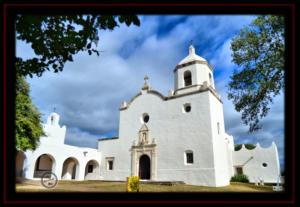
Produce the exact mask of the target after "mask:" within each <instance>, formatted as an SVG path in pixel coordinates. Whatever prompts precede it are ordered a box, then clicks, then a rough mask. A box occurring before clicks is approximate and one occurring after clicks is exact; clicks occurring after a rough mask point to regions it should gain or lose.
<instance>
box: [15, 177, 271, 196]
mask: <svg viewBox="0 0 300 207" xmlns="http://www.w3.org/2000/svg"><path fill="white" fill-rule="evenodd" d="M16 191H17V192H87V193H88V192H126V183H125V182H107V181H59V182H58V184H57V186H56V187H55V188H53V189H46V188H44V187H43V186H42V185H41V183H40V181H37V180H36V181H33V180H29V181H25V182H23V183H17V184H16ZM140 192H258V193H259V192H273V191H272V186H271V185H265V186H255V185H254V184H251V183H237V182H232V183H231V184H230V185H229V186H225V187H217V188H216V187H204V186H194V185H185V184H174V185H171V186H169V185H159V184H140Z"/></svg>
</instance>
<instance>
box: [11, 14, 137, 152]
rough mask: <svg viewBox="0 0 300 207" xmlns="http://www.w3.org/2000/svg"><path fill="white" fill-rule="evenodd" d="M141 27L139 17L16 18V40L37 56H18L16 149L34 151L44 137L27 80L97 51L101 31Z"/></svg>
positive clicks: (59, 16)
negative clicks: (22, 42)
mask: <svg viewBox="0 0 300 207" xmlns="http://www.w3.org/2000/svg"><path fill="white" fill-rule="evenodd" d="M121 23H125V24H126V25H127V26H130V25H131V24H132V23H133V24H134V25H138V26H139V25H140V21H139V19H138V17H137V16H136V15H119V16H116V15H71V16H66V15H65V16H62V15H58V16H41V15H39V16H32V15H18V16H17V17H16V37H17V39H18V40H22V41H26V43H29V44H31V47H32V49H33V51H34V53H35V54H36V57H33V58H31V59H27V60H23V59H22V58H20V57H16V74H17V75H16V76H17V81H16V121H15V127H16V128H15V133H16V149H17V150H22V151H25V150H27V149H33V150H34V149H35V148H36V147H37V145H38V142H39V137H40V136H42V135H43V129H42V126H41V120H40V113H39V112H38V110H37V108H36V107H35V106H34V105H33V104H32V102H31V98H30V96H29V85H28V83H27V82H26V81H25V77H26V76H27V75H29V76H30V77H32V76H33V75H37V76H41V75H42V74H43V73H44V72H45V71H46V70H48V71H54V72H55V73H57V72H59V71H62V70H63V67H64V64H65V63H66V62H67V61H73V56H74V55H75V54H77V53H78V52H80V51H85V52H88V54H89V55H92V54H93V53H96V54H97V55H98V56H99V51H98V50H97V49H96V47H97V44H98V41H99V35H98V31H99V30H100V29H103V30H106V29H108V30H113V29H114V28H115V27H117V26H119V24H121Z"/></svg>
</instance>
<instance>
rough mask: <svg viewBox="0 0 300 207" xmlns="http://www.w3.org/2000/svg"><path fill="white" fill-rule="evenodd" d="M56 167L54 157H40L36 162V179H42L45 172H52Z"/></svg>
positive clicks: (46, 155)
mask: <svg viewBox="0 0 300 207" xmlns="http://www.w3.org/2000/svg"><path fill="white" fill-rule="evenodd" d="M54 166H55V160H54V158H53V156H51V155H49V154H43V155H41V156H39V157H38V158H37V160H36V162H35V167H34V174H33V177H34V178H41V177H42V176H43V174H44V173H45V172H52V171H53V169H54Z"/></svg>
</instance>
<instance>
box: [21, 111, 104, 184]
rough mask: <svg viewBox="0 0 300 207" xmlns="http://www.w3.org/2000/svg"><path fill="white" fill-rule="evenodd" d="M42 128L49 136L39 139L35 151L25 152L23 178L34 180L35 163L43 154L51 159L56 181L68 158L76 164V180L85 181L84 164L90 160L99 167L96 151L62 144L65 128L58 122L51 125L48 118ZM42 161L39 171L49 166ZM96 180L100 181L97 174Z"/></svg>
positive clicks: (94, 177)
mask: <svg viewBox="0 0 300 207" xmlns="http://www.w3.org/2000/svg"><path fill="white" fill-rule="evenodd" d="M51 115H52V114H51ZM51 115H50V116H51ZM56 115H57V114H56ZM50 116H49V117H50ZM56 118H58V119H57V120H59V116H58V115H57V117H56ZM54 123H55V122H54ZM43 126H44V130H45V132H46V135H47V134H48V135H49V136H48V137H47V136H45V137H41V139H40V144H39V146H38V148H37V149H36V150H35V151H31V150H28V151H26V152H25V156H26V159H25V161H24V168H23V172H24V176H25V178H27V179H34V177H33V176H34V171H35V164H36V161H37V159H38V158H39V157H40V156H41V155H43V154H47V155H49V157H51V158H52V160H53V167H52V172H54V173H55V174H56V175H57V177H58V179H62V172H63V169H64V168H63V164H64V161H65V160H67V159H68V158H74V159H75V160H76V161H77V163H78V168H77V172H76V175H77V176H76V179H77V180H84V179H85V168H86V164H87V163H88V162H89V161H90V160H95V161H97V162H98V163H99V165H100V164H101V153H100V152H99V151H98V150H97V149H92V148H84V147H76V146H71V145H66V144H64V139H65V133H66V127H65V126H63V127H60V126H59V124H58V122H57V123H55V124H52V123H50V122H49V118H48V122H47V123H46V124H43ZM61 142H62V143H61ZM44 161H45V162H43V160H42V161H41V164H40V169H43V168H45V169H46V168H47V167H48V166H49V164H48V163H49V161H50V160H49V159H48V158H46V159H45V160H44ZM65 168H66V166H65ZM65 170H66V169H65ZM64 178H66V179H70V178H71V177H70V176H69V175H66V176H65V177H64ZM96 178H97V179H100V173H98V176H93V179H96Z"/></svg>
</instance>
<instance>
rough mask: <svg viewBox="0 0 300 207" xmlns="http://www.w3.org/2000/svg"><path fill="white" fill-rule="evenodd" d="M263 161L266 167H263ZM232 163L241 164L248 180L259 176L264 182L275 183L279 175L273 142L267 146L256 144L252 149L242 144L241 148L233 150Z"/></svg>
mask: <svg viewBox="0 0 300 207" xmlns="http://www.w3.org/2000/svg"><path fill="white" fill-rule="evenodd" d="M247 160H249V161H248V162H247ZM245 163H246V164H245ZM263 163H266V164H267V167H263ZM233 165H234V166H242V167H243V173H244V174H245V175H247V176H248V177H249V180H250V182H255V180H257V179H259V178H260V179H263V180H264V182H266V183H276V182H277V180H278V176H279V175H280V165H279V159H278V152H277V146H276V144H275V143H274V142H273V143H272V145H271V146H270V147H268V148H262V147H261V146H260V145H259V144H257V145H256V148H254V149H252V150H248V149H246V148H245V146H244V145H243V147H242V149H240V150H239V151H234V152H233Z"/></svg>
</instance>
